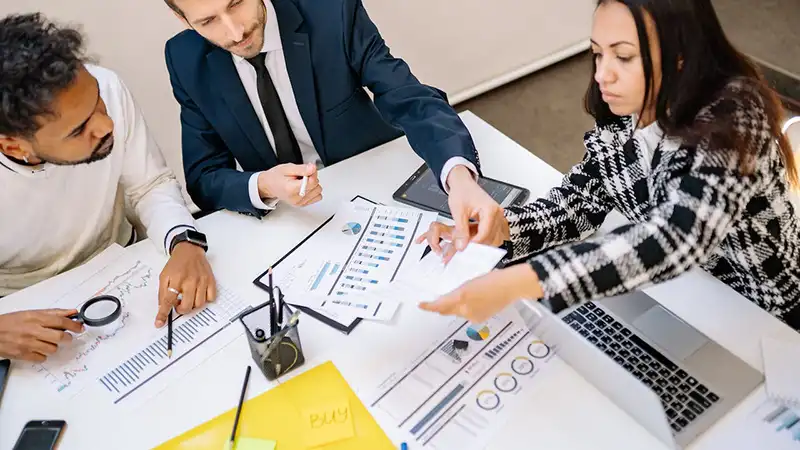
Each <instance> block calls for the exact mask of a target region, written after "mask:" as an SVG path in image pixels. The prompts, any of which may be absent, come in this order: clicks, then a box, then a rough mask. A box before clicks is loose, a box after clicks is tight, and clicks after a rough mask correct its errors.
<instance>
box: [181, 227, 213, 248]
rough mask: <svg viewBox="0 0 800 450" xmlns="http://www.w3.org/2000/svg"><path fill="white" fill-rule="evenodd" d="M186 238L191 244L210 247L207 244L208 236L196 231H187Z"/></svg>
mask: <svg viewBox="0 0 800 450" xmlns="http://www.w3.org/2000/svg"><path fill="white" fill-rule="evenodd" d="M186 237H187V238H188V240H189V241H190V242H194V243H197V244H202V245H204V246H205V245H208V243H207V242H206V235H205V234H203V233H200V232H199V231H195V230H186Z"/></svg>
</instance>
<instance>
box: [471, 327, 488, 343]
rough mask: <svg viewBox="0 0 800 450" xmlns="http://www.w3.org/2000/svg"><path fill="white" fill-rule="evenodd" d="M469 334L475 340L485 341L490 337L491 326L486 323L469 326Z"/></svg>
mask: <svg viewBox="0 0 800 450" xmlns="http://www.w3.org/2000/svg"><path fill="white" fill-rule="evenodd" d="M467 336H469V338H470V339H472V340H473V341H483V340H486V338H488V337H489V327H487V326H486V325H470V326H469V327H468V328H467Z"/></svg>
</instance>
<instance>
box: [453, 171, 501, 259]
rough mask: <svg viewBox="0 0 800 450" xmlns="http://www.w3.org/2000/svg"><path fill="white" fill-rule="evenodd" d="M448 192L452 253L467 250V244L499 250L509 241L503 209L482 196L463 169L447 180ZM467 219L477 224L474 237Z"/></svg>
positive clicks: (484, 193) (476, 185) (483, 194)
mask: <svg viewBox="0 0 800 450" xmlns="http://www.w3.org/2000/svg"><path fill="white" fill-rule="evenodd" d="M447 185H448V187H449V188H450V197H449V198H448V204H449V205H450V212H451V214H452V215H453V221H454V222H455V232H454V233H453V244H454V245H455V247H456V250H458V251H461V250H464V249H465V248H467V244H468V243H469V242H477V243H479V244H485V245H492V246H495V247H497V246H500V245H501V244H502V243H503V241H505V240H507V239H508V237H509V231H508V221H507V220H506V218H505V216H504V215H503V208H501V207H500V205H498V204H497V202H495V201H494V200H493V199H492V197H490V196H489V194H487V193H486V191H484V190H483V189H482V188H481V187H480V186H479V185H478V183H477V182H476V181H475V179H474V178H473V177H472V173H471V172H470V171H469V169H467V168H466V167H464V166H456V167H455V168H453V170H451V171H450V174H449V175H448V176H447ZM470 219H475V220H476V221H477V222H478V228H477V230H476V231H475V233H474V234H470V222H469V220H470Z"/></svg>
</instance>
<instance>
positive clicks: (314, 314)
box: [253, 195, 378, 334]
mask: <svg viewBox="0 0 800 450" xmlns="http://www.w3.org/2000/svg"><path fill="white" fill-rule="evenodd" d="M356 200H363V201H365V202H368V203H371V204H373V205H378V203H377V202H374V201H372V200H370V199H368V198H366V197H362V196H360V195H356V196H355V197H353V198H352V199H351V200H350V202H351V203H352V202H354V201H356ZM334 217H335V215H334V216H330V217H329V218H328V219H327V220H326V221H324V222H322V224H320V226H318V227H317V228H316V229H315V230H314V231H312V232H311V233H310V234H309V235H308V236H306V237H305V238H303V240H302V241H300V242H299V243H298V244H297V245H295V246H294V248H292V249H291V250H289V252H288V253H286V254H285V255H283V256H281V257H280V258H279V259H278V261H276V262H275V263H274V264H272V266H271V267H272V268H275V267H277V266H278V264H280V263H281V262H283V261H284V260H286V258H288V257H289V256H290V255H291V254H292V253H294V252H295V251H297V250H298V249H299V248H300V247H302V246H303V245H304V244H305V243H306V242H308V240H309V239H311V238H312V237H313V236H314V235H315V234H317V232H319V230H321V229H322V228H323V227H324V226H325V225H327V224H328V223H330V221H331V220H333V218H334ZM268 271H269V269H267V270H265V271H264V272H261V274H259V275H258V276H257V277H256V278H255V279H254V280H253V284H255V285H256V286H258V287H259V288H260V289H262V290H264V291H265V292H269V286H267V285H266V284H264V283H263V282H262V281H261V279H262V278H264V276H265V275H266V274H267V272H268ZM292 306H293V307H295V308H297V309H299V310H300V311H303V312H304V313H305V314H308V315H309V316H311V317H313V318H315V319H317V320H319V321H320V322H322V323H324V324H325V325H328V326H329V327H332V328H334V329H336V330H339V331H341V332H342V333H344V334H350V332H352V331H353V330H354V329H355V328H356V326H357V325H358V324H359V323H361V318H360V317H357V318H356V319H354V320H353V321H352V322H350V323H349V324H348V325H342V324H341V323H339V322H336V321H335V320H332V319H331V318H330V317H328V316H326V315H325V314H323V313H321V312H319V311H316V310H313V309H311V308H306V307H305V306H300V305H292Z"/></svg>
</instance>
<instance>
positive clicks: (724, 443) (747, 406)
mask: <svg viewBox="0 0 800 450" xmlns="http://www.w3.org/2000/svg"><path fill="white" fill-rule="evenodd" d="M750 400H754V401H753V402H751V401H750ZM742 406H743V408H742V409H744V411H736V412H735V413H734V414H736V417H735V418H734V419H733V420H732V421H729V422H727V423H726V424H725V427H724V429H721V430H719V432H717V433H715V435H714V436H712V437H711V438H710V439H709V441H708V442H702V443H703V444H706V445H703V446H701V448H703V449H706V448H708V449H712V448H725V449H740V448H741V449H770V450H800V408H792V407H790V406H788V405H782V404H780V403H778V402H775V401H773V400H770V399H768V398H767V396H766V394H764V393H763V388H762V389H761V392H759V393H758V395H757V396H756V397H755V398H753V399H748V400H746V401H745V403H744V404H743V405H742Z"/></svg>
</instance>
